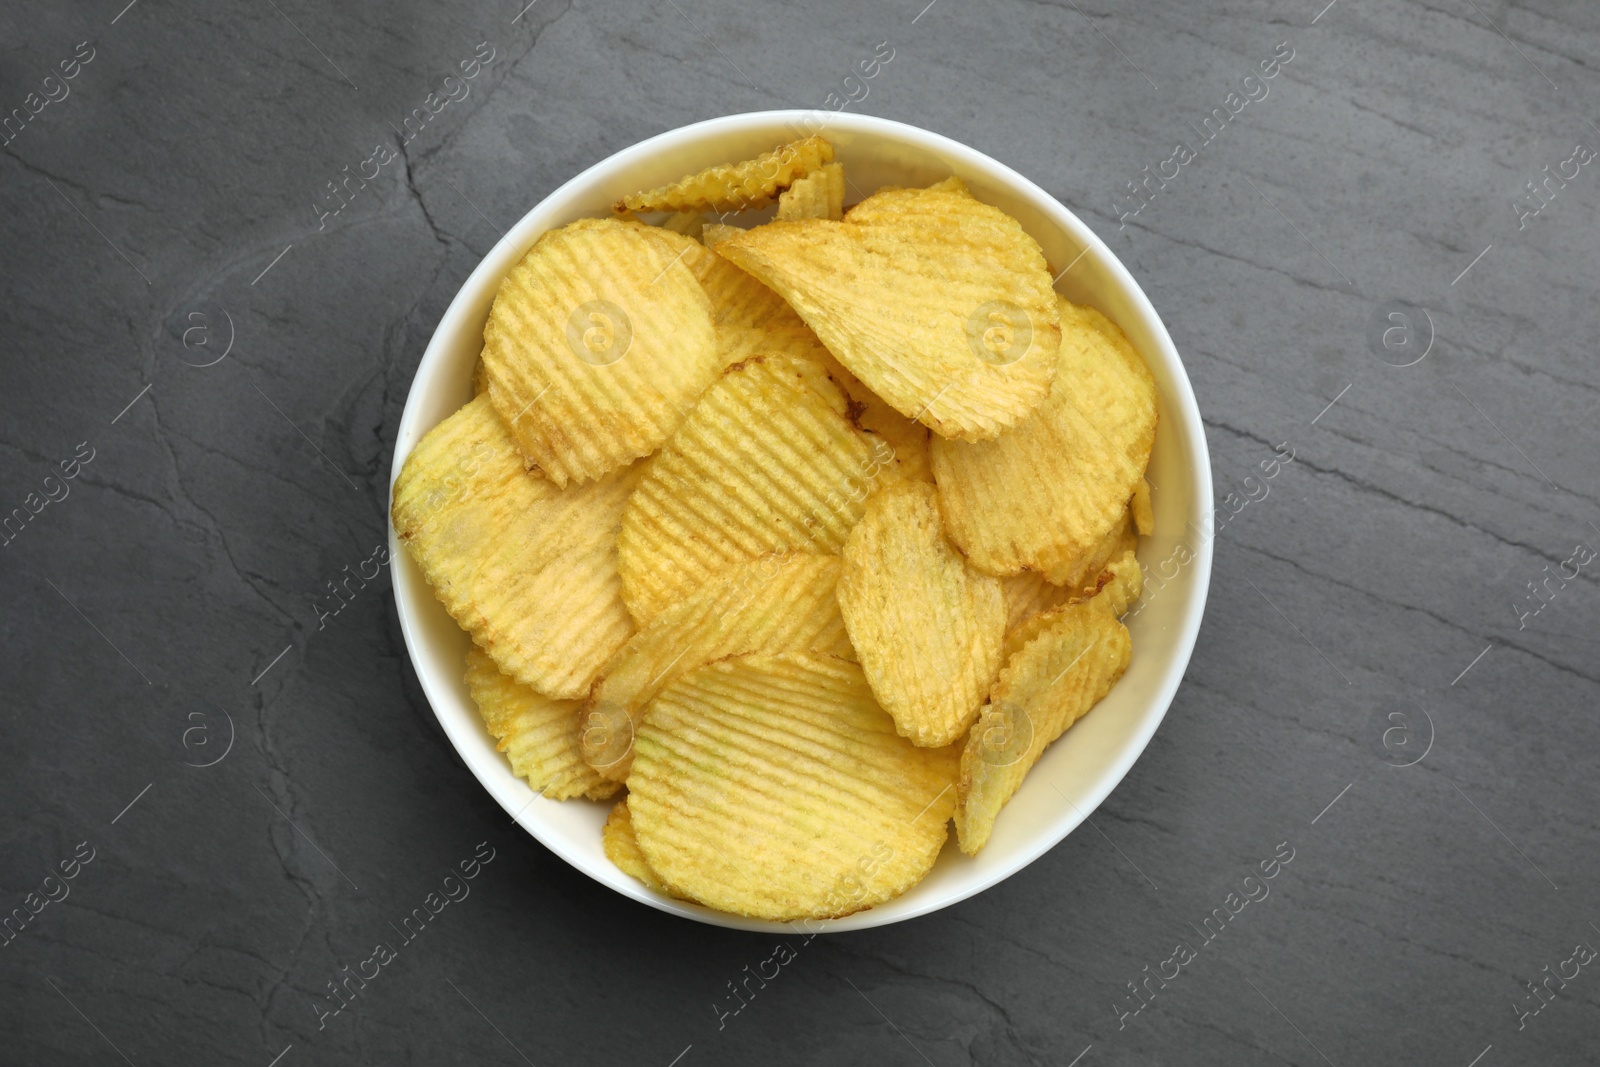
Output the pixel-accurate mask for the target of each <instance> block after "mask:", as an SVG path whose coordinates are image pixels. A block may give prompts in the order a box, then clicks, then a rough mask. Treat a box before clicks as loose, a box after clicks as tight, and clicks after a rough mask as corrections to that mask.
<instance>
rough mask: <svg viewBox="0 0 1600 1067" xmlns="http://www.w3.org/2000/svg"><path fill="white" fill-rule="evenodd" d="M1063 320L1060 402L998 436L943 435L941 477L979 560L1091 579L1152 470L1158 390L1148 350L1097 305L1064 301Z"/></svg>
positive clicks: (954, 531) (949, 517)
mask: <svg viewBox="0 0 1600 1067" xmlns="http://www.w3.org/2000/svg"><path fill="white" fill-rule="evenodd" d="M1061 321H1062V323H1063V324H1064V325H1063V331H1064V332H1063V336H1062V341H1061V350H1060V365H1059V367H1058V369H1057V372H1056V378H1055V385H1054V387H1053V388H1052V390H1051V393H1050V399H1049V400H1048V401H1047V402H1046V403H1045V404H1044V406H1043V407H1041V408H1040V409H1039V411H1038V412H1036V413H1035V414H1034V415H1033V417H1031V418H1029V419H1027V420H1025V421H1024V422H1023V423H1022V424H1021V425H1019V426H1017V427H1015V428H1014V429H1013V430H1012V431H1011V432H1009V433H1007V434H1004V435H1003V436H1001V437H999V438H997V439H996V440H993V441H979V442H967V441H951V440H945V439H942V438H935V439H934V442H933V474H934V480H935V481H936V482H937V483H938V486H939V501H940V504H941V505H942V507H943V511H944V518H945V527H946V529H947V530H948V531H949V533H950V539H951V540H952V541H954V542H955V544H956V546H957V547H959V548H960V549H961V550H962V551H963V552H965V553H966V555H967V558H968V559H969V560H971V561H972V563H973V564H974V565H975V566H977V567H979V568H980V569H982V570H984V571H987V572H988V573H990V574H995V575H1007V574H1016V573H1017V572H1018V571H1021V570H1022V569H1023V568H1025V567H1026V568H1031V569H1033V570H1035V571H1038V572H1039V573H1040V574H1042V575H1044V576H1045V577H1046V578H1048V579H1049V580H1050V581H1052V582H1055V583H1056V584H1058V585H1069V586H1081V585H1082V584H1083V583H1085V582H1087V581H1092V580H1093V579H1094V577H1095V575H1097V574H1098V573H1099V571H1100V568H1101V567H1102V566H1103V564H1104V563H1105V561H1106V559H1108V558H1109V556H1110V552H1111V550H1112V548H1114V544H1113V545H1107V543H1106V538H1107V536H1108V535H1109V534H1111V533H1112V531H1113V530H1115V528H1116V526H1117V524H1118V523H1119V522H1120V521H1121V519H1122V517H1123V515H1124V514H1125V513H1126V512H1127V510H1128V500H1129V497H1131V496H1132V495H1133V492H1134V490H1135V488H1136V487H1137V486H1138V484H1139V482H1140V480H1141V478H1142V477H1143V475H1144V469H1145V464H1146V463H1148V462H1149V459H1150V448H1151V446H1152V444H1153V443H1154V441H1155V431H1156V394H1155V382H1154V379H1152V378H1151V376H1150V371H1149V370H1148V369H1147V368H1146V367H1145V365H1144V362H1143V361H1142V360H1141V359H1140V358H1139V355H1138V353H1137V352H1135V351H1134V350H1133V347H1132V346H1131V345H1129V344H1128V342H1127V339H1126V338H1124V337H1123V336H1122V334H1121V332H1120V331H1118V330H1117V328H1116V327H1115V326H1114V325H1112V324H1111V323H1110V322H1108V321H1107V320H1106V319H1105V317H1104V316H1103V315H1101V314H1100V313H1099V312H1098V311H1095V310H1094V309H1092V308H1080V307H1076V306H1074V305H1073V304H1071V303H1069V302H1067V301H1066V300H1065V299H1063V300H1062V301H1061ZM1102 550H1103V551H1104V554H1103V555H1102V554H1100V553H1101V551H1102ZM1097 557H1098V558H1097Z"/></svg>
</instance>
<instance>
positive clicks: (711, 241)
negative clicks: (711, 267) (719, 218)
mask: <svg viewBox="0 0 1600 1067" xmlns="http://www.w3.org/2000/svg"><path fill="white" fill-rule="evenodd" d="M743 232H744V227H743V226H730V225H728V224H727V223H724V222H708V223H706V224H705V227H704V228H703V229H701V231H700V240H701V241H703V242H705V246H706V247H707V248H710V249H715V248H716V247H717V245H719V244H721V243H722V242H723V241H726V240H727V239H728V238H730V237H737V236H739V235H740V234H741V233H743Z"/></svg>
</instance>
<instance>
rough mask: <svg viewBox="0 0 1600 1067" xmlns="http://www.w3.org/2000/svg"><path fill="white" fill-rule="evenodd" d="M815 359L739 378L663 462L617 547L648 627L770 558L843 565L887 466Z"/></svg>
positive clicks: (772, 365)
mask: <svg viewBox="0 0 1600 1067" xmlns="http://www.w3.org/2000/svg"><path fill="white" fill-rule="evenodd" d="M848 410H849V409H848V405H847V402H846V400H845V397H844V394H843V393H842V392H840V390H839V387H838V386H837V385H835V384H834V383H833V381H832V380H831V379H830V378H829V377H828V376H827V373H826V372H825V371H824V370H823V369H822V365H821V364H820V363H819V362H818V361H817V360H815V359H812V358H809V357H807V356H802V355H773V356H757V357H755V358H753V359H750V360H746V361H745V362H744V363H741V364H738V365H736V366H734V367H731V368H729V370H728V371H727V373H725V374H724V375H723V377H722V379H721V380H720V381H719V382H717V384H716V385H714V386H712V387H711V388H710V389H708V390H706V393H705V395H704V396H702V397H701V398H700V402H699V403H698V404H696V405H695V408H694V411H693V412H692V413H691V414H690V415H689V417H688V418H687V419H686V420H685V421H684V424H683V426H682V427H680V428H679V430H678V432H677V433H676V434H674V435H673V437H672V440H671V441H669V442H668V443H667V444H666V446H665V447H664V448H662V450H661V451H660V452H659V453H658V454H657V455H656V456H655V457H654V458H653V459H652V461H651V464H650V470H649V472H648V473H647V474H646V475H645V476H644V477H643V478H642V479H640V482H639V487H638V489H637V490H635V492H634V494H633V496H632V497H631V498H630V499H629V500H628V506H627V508H626V510H625V512H624V514H623V519H622V532H621V534H620V536H619V537H618V539H617V551H618V561H619V570H620V572H621V574H622V587H623V598H624V599H625V600H626V601H627V604H628V609H629V610H630V611H632V612H633V616H634V618H635V619H636V620H638V621H639V623H640V624H641V625H642V624H644V623H647V622H649V620H651V619H653V618H654V617H655V616H657V615H659V614H660V613H661V612H662V610H663V609H665V608H666V607H667V606H668V605H669V604H674V603H676V602H678V601H680V600H682V599H683V598H684V597H686V596H688V595H689V594H690V593H692V592H693V591H694V590H696V589H698V588H699V587H700V586H701V585H703V584H705V582H706V580H707V579H709V578H710V577H711V576H713V575H715V574H717V573H719V572H721V571H722V570H724V569H725V568H727V567H729V566H732V565H734V564H737V563H740V562H743V561H745V560H750V559H755V558H756V557H758V556H764V555H766V554H767V553H769V552H777V551H782V550H785V549H794V550H797V551H801V552H808V553H810V554H812V555H818V556H826V555H837V554H838V552H839V550H840V549H841V548H842V547H843V546H844V539H845V537H846V536H847V535H848V534H849V533H850V528H851V527H852V526H854V525H855V524H856V521H857V520H858V519H859V518H860V517H861V510H862V506H863V502H864V501H865V499H866V496H867V493H868V492H869V491H870V488H871V485H872V482H873V480H874V478H875V477H876V475H877V473H878V469H879V465H878V464H877V462H876V461H875V459H874V456H873V453H872V449H871V447H870V446H869V444H868V441H867V439H866V438H865V437H864V436H863V435H862V434H861V433H860V432H859V431H858V430H857V429H856V428H855V427H854V426H853V425H852V424H851V422H850V420H849V418H848V417H847V413H848Z"/></svg>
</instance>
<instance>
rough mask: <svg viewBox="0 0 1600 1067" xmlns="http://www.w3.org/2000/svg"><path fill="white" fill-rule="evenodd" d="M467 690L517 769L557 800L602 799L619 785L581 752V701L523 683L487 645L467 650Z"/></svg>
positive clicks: (530, 781)
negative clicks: (504, 669)
mask: <svg viewBox="0 0 1600 1067" xmlns="http://www.w3.org/2000/svg"><path fill="white" fill-rule="evenodd" d="M466 677H467V690H468V691H469V692H470V693H471V694H472V699H473V701H474V702H475V703H476V704H477V705H478V714H480V715H482V716H483V724H484V725H485V726H487V727H488V728H489V733H490V734H491V735H492V736H493V737H494V739H495V740H496V741H497V742H499V744H498V745H496V746H495V747H497V748H498V749H499V750H500V751H501V752H504V753H505V754H506V757H507V758H508V759H509V760H510V761H511V770H512V773H514V774H516V775H517V777H519V778H526V779H527V780H528V784H529V785H530V786H532V787H533V788H534V789H535V790H537V791H538V792H539V793H541V794H543V795H544V796H547V797H549V798H550V799H552V800H567V799H569V798H571V797H580V796H581V797H588V798H589V799H591V800H600V799H603V798H605V797H608V796H611V795H612V794H613V793H615V792H616V791H617V789H618V788H619V787H618V785H617V783H616V782H612V781H608V780H607V779H605V778H602V777H601V776H600V775H598V774H596V773H595V772H594V770H593V768H591V767H590V766H589V765H588V764H587V763H585V762H583V756H582V755H581V754H580V753H579V752H578V702H577V701H576V700H555V699H552V698H551V697H547V696H545V695H544V694H543V693H540V692H538V691H537V690H535V689H534V688H533V687H531V686H526V685H522V684H520V683H518V682H517V681H516V680H515V679H513V678H511V677H510V676H509V675H507V674H505V673H503V672H502V671H501V670H500V668H499V667H497V666H495V662H494V660H493V659H491V658H490V657H489V654H488V653H486V652H484V651H483V649H481V648H476V647H474V648H472V649H469V650H468V651H467V676H466Z"/></svg>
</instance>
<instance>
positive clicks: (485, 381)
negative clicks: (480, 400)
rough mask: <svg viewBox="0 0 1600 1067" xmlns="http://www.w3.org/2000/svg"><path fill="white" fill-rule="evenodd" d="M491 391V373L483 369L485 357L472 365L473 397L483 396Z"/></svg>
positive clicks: (479, 358)
mask: <svg viewBox="0 0 1600 1067" xmlns="http://www.w3.org/2000/svg"><path fill="white" fill-rule="evenodd" d="M488 391H489V372H488V371H486V370H484V369H483V355H482V353H479V355H478V360H477V362H476V363H474V364H473V365H472V395H473V396H482V395H483V394H484V393H487V392H488Z"/></svg>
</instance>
